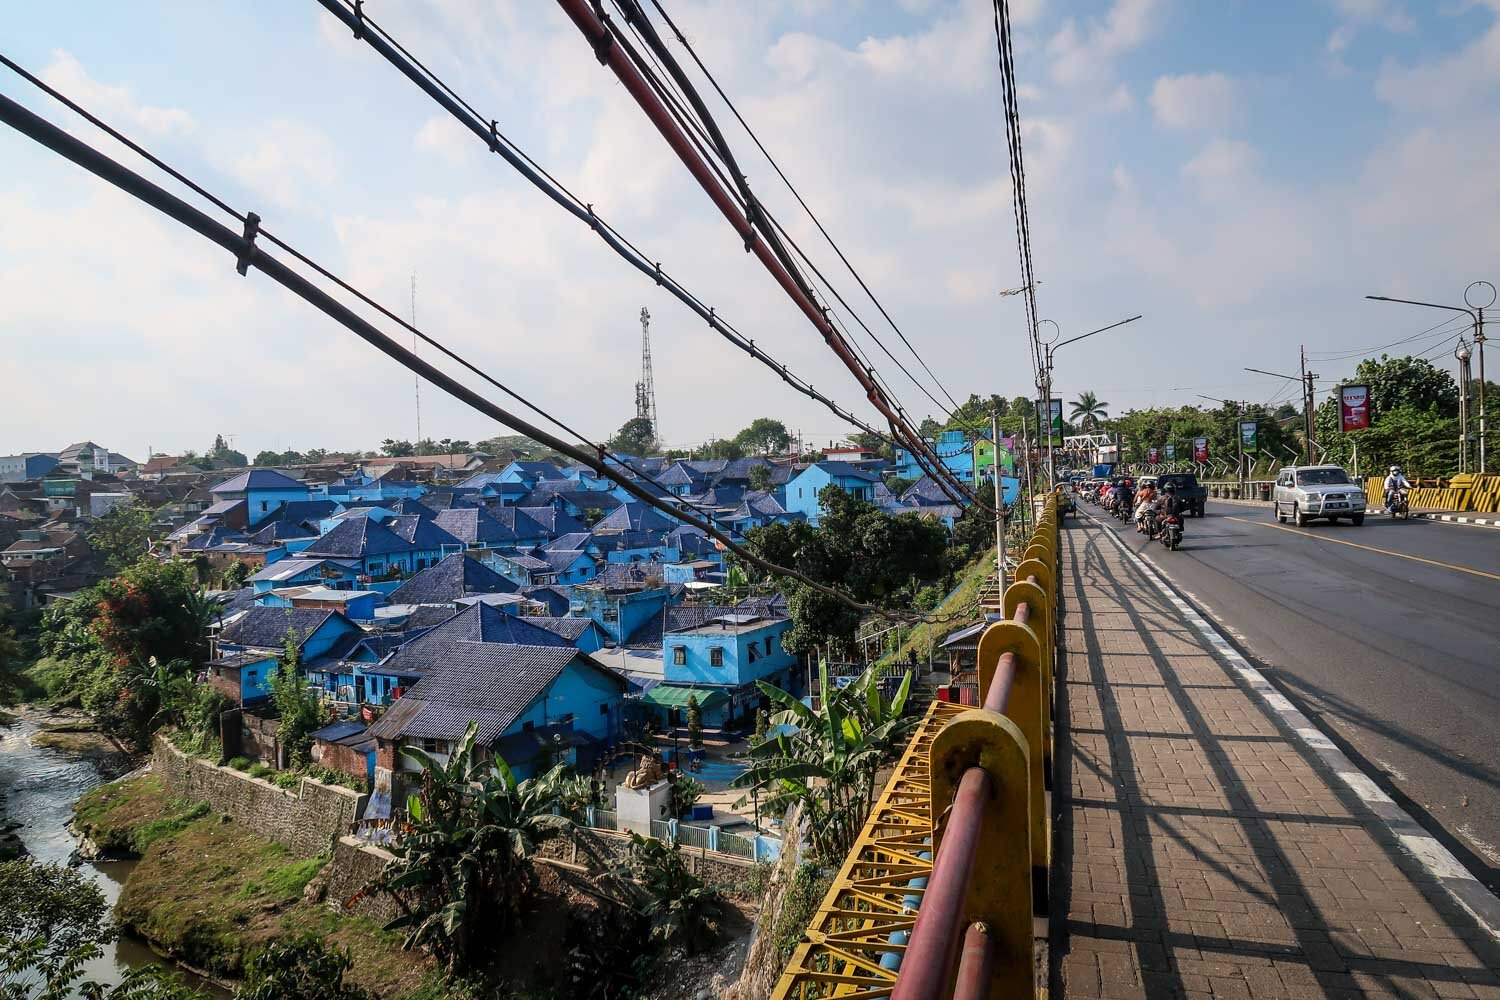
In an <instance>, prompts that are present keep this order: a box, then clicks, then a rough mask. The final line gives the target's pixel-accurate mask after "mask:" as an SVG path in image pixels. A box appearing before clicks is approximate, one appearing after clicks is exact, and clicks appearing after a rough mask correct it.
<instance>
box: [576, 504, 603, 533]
mask: <svg viewBox="0 0 1500 1000" xmlns="http://www.w3.org/2000/svg"><path fill="white" fill-rule="evenodd" d="M581 520H582V521H583V523H584V524H586V525H588V526H589V527H590V528H592V527H593V526H594V525H596V524H598V523H599V522H600V521H602V520H604V511H602V510H600V509H599V508H598V507H585V508H584V509H583V517H582V518H581Z"/></svg>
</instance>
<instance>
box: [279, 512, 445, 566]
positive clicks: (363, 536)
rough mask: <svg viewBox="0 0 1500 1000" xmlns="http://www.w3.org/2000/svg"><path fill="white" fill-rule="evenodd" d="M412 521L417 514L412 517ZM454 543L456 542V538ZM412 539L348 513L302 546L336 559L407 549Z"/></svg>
mask: <svg viewBox="0 0 1500 1000" xmlns="http://www.w3.org/2000/svg"><path fill="white" fill-rule="evenodd" d="M412 520H413V521H415V520H416V518H413V519H412ZM453 544H455V545H456V544H459V543H458V542H457V541H456V540H455V541H454V543H453ZM412 548H413V546H412V544H411V542H409V541H407V540H406V539H405V538H402V537H401V536H400V535H398V534H396V533H395V532H394V531H392V530H391V529H390V528H387V527H386V526H385V525H383V524H377V523H376V522H374V521H372V520H370V519H369V518H368V517H350V518H346V519H345V520H343V521H340V522H339V523H338V525H337V526H335V527H334V528H333V529H332V530H330V531H329V532H328V533H327V534H326V535H324V536H323V537H322V538H319V539H318V540H317V541H316V542H313V543H312V545H310V546H308V547H307V548H306V549H304V550H303V555H306V556H331V557H332V558H335V559H365V558H368V557H370V556H380V555H386V554H388V553H391V552H408V551H410V550H411V549H412Z"/></svg>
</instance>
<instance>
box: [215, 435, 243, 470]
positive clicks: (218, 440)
mask: <svg viewBox="0 0 1500 1000" xmlns="http://www.w3.org/2000/svg"><path fill="white" fill-rule="evenodd" d="M208 457H209V458H211V459H213V460H214V461H216V462H223V463H224V464H225V465H227V466H229V467H230V468H234V469H242V468H244V467H245V466H247V465H249V464H250V460H249V459H248V458H246V457H245V453H244V452H242V451H235V450H234V449H233V448H231V447H229V444H228V442H226V441H225V440H224V435H222V434H216V435H215V436H214V446H213V448H212V449H211V450H210V451H209V453H208Z"/></svg>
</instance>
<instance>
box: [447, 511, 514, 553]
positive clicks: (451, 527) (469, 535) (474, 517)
mask: <svg viewBox="0 0 1500 1000" xmlns="http://www.w3.org/2000/svg"><path fill="white" fill-rule="evenodd" d="M434 520H435V522H436V523H437V525H438V527H440V528H442V529H443V530H444V531H446V532H448V533H449V534H450V535H452V536H453V537H454V538H457V539H458V540H459V541H461V542H463V543H464V544H465V545H512V544H514V543H515V542H516V541H517V540H518V539H519V537H520V536H518V535H517V534H516V531H515V529H514V528H513V527H510V526H509V525H506V524H504V523H503V522H501V521H499V520H497V519H495V518H494V517H492V516H490V515H489V514H487V513H485V512H484V511H482V510H480V509H479V508H477V507H454V508H451V509H449V510H445V511H442V512H440V513H439V514H437V515H436V517H435V518H434Z"/></svg>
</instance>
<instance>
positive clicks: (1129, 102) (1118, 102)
mask: <svg viewBox="0 0 1500 1000" xmlns="http://www.w3.org/2000/svg"><path fill="white" fill-rule="evenodd" d="M1134 107H1135V95H1134V94H1133V93H1131V92H1130V86H1129V84H1124V83H1121V84H1118V85H1116V87H1115V89H1114V90H1112V91H1110V94H1109V97H1108V98H1106V99H1105V101H1104V110H1105V111H1108V112H1110V113H1111V114H1119V113H1121V112H1124V111H1129V110H1130V109H1131V108H1134Z"/></svg>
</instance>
